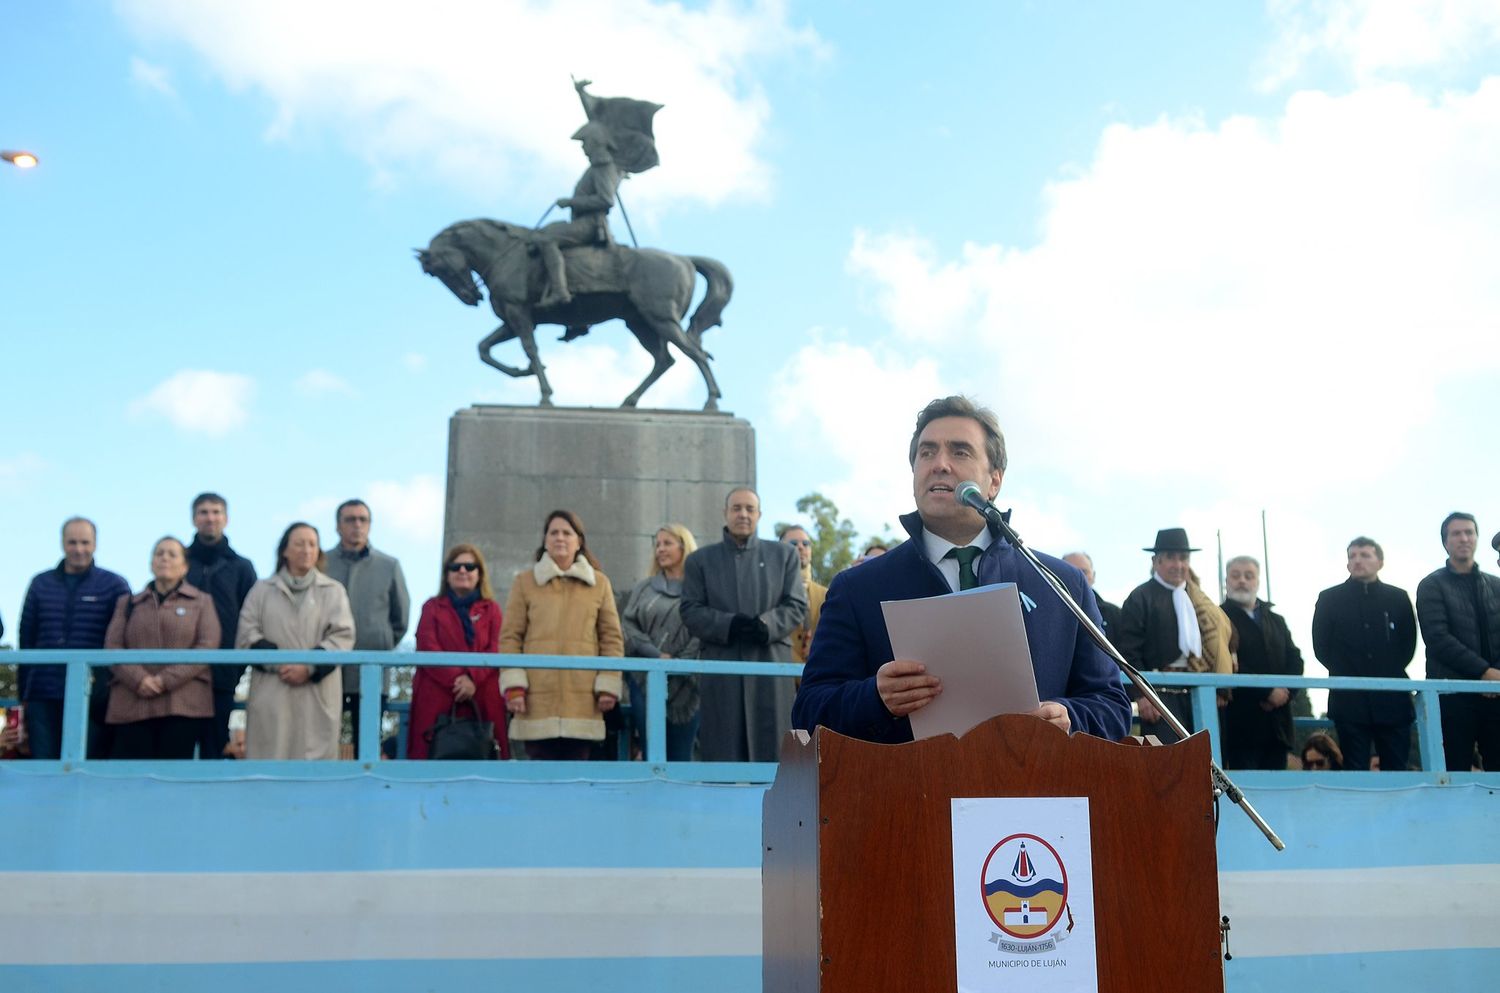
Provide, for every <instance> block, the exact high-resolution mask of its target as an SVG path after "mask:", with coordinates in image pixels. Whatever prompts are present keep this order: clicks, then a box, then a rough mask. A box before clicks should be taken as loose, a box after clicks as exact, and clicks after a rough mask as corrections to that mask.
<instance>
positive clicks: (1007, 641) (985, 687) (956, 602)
mask: <svg viewBox="0 0 1500 993" xmlns="http://www.w3.org/2000/svg"><path fill="white" fill-rule="evenodd" d="M880 609H881V611H882V612H883V613H884V614H885V629H886V632H887V633H888V634H889V635H890V637H891V650H892V651H893V652H894V653H895V657H896V658H898V659H914V660H916V661H918V662H921V663H924V664H925V665H926V666H927V671H928V673H929V674H931V675H934V676H936V677H938V678H939V679H941V680H942V681H943V692H942V693H941V694H940V695H939V696H938V698H937V699H936V700H934V701H932V703H929V704H928V705H927V706H925V707H923V708H922V709H921V710H918V711H914V712H913V713H912V715H911V733H912V735H913V736H914V737H916V738H919V739H920V738H931V737H933V736H934V735H939V734H954V735H960V734H963V733H964V732H965V731H967V730H969V729H970V728H972V727H974V726H975V725H976V724H981V723H983V722H985V721H987V720H989V719H990V718H991V717H994V716H995V715H996V714H1024V713H1028V712H1030V711H1033V710H1035V709H1036V708H1037V707H1039V706H1041V701H1040V700H1039V699H1037V692H1036V674H1035V673H1034V672H1032V669H1031V649H1030V648H1029V647H1028V645H1027V642H1026V625H1025V623H1024V622H1023V621H1022V619H1021V601H1020V597H1019V595H1018V593H1017V590H1016V584H1015V583H999V584H996V585H993V586H980V587H977V588H975V589H972V590H964V591H963V592H962V593H948V594H946V595H944V596H935V597H927V598H926V599H921V600H886V601H883V602H882V603H881V604H880Z"/></svg>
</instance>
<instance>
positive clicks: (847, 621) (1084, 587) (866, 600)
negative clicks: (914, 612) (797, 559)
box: [792, 514, 1130, 743]
mask: <svg viewBox="0 0 1500 993" xmlns="http://www.w3.org/2000/svg"><path fill="white" fill-rule="evenodd" d="M901 523H902V524H903V525H905V527H906V529H907V531H908V532H909V533H910V534H911V535H912V540H910V541H907V542H903V543H902V544H901V545H899V546H897V547H896V548H895V549H893V550H891V551H890V552H887V553H886V554H885V555H881V556H878V557H877V558H874V559H871V560H869V561H868V562H865V563H864V564H862V565H859V566H855V567H854V568H851V569H846V570H844V571H843V572H841V573H839V574H838V575H837V576H835V577H834V579H833V583H832V584H830V585H829V587H828V598H827V599H826V600H825V601H824V602H823V612H822V615H821V616H820V617H819V618H818V629H817V631H816V632H815V633H814V635H813V643H812V648H811V650H810V651H809V652H808V657H807V667H806V669H805V670H804V671H803V675H802V688H801V689H800V690H799V691H798V693H797V701H796V703H795V704H794V705H793V707H792V726H793V727H797V728H805V729H807V730H809V731H810V730H812V729H813V728H815V727H817V726H818V725H822V726H824V727H827V728H831V729H832V730H834V731H837V732H839V733H840V734H845V735H849V736H851V737H855V738H862V739H864V740H866V741H877V742H890V743H894V742H901V741H910V740H911V738H912V735H911V722H910V721H909V720H908V719H907V718H905V717H892V716H891V714H890V711H888V710H886V709H885V704H883V703H882V702H881V701H880V694H879V693H878V692H877V691H876V689H875V671H876V670H877V669H879V668H880V667H881V666H882V665H884V664H885V663H887V662H889V661H891V659H892V657H893V656H892V653H891V640H890V637H889V635H887V633H886V629H885V617H884V615H883V614H882V613H881V610H880V602H881V601H882V600H913V599H917V598H921V597H931V596H941V595H942V594H944V593H949V592H951V590H949V588H948V583H947V581H946V580H945V579H944V578H943V574H942V573H941V572H939V571H938V568H937V566H935V565H933V564H932V563H931V562H929V561H928V560H927V553H926V549H925V548H924V547H923V543H922V522H921V518H920V517H919V516H918V515H916V514H908V515H906V516H905V517H903V518H901ZM1037 557H1038V558H1040V559H1041V560H1042V562H1043V564H1045V565H1046V566H1047V567H1048V568H1050V569H1051V570H1052V571H1053V572H1054V573H1056V574H1057V576H1058V578H1059V579H1061V580H1062V581H1063V583H1064V584H1065V585H1066V586H1067V587H1068V590H1069V592H1071V593H1072V594H1073V597H1074V599H1076V600H1077V601H1078V602H1079V604H1081V605H1082V606H1083V608H1084V609H1085V610H1086V611H1088V613H1089V616H1090V617H1091V618H1092V619H1093V620H1094V622H1095V623H1096V624H1097V623H1099V607H1098V605H1097V604H1096V603H1095V602H1094V594H1093V591H1092V590H1090V589H1089V585H1088V583H1087V582H1086V581H1085V580H1084V578H1083V573H1081V572H1079V571H1078V570H1077V569H1075V568H1074V567H1073V566H1071V565H1068V564H1067V563H1066V562H1063V561H1062V560H1061V559H1055V558H1053V557H1052V556H1050V555H1040V554H1039V555H1038V556H1037ZM976 574H977V575H978V578H979V581H980V583H981V584H985V585H988V584H990V583H1015V584H1016V586H1017V588H1018V590H1019V592H1020V593H1021V605H1022V612H1023V615H1024V620H1025V624H1026V638H1027V640H1028V642H1029V643H1030V647H1031V663H1032V669H1033V670H1034V671H1035V673H1036V688H1037V695H1038V696H1039V697H1040V698H1041V699H1042V700H1044V701H1047V700H1051V701H1055V702H1057V703H1060V704H1062V705H1063V706H1064V707H1066V708H1067V709H1068V717H1069V719H1070V720H1071V721H1072V725H1073V730H1074V731H1083V732H1086V733H1088V734H1092V735H1096V736H1098V737H1100V738H1106V739H1108V740H1110V741H1115V740H1118V739H1119V738H1122V737H1124V736H1125V734H1126V733H1127V732H1128V731H1129V728H1130V699H1129V697H1127V696H1126V695H1125V689H1124V687H1123V686H1121V685H1120V671H1119V669H1118V668H1117V667H1116V666H1115V664H1114V662H1113V661H1112V660H1111V659H1110V658H1109V656H1107V655H1105V654H1104V651H1103V650H1102V649H1100V648H1099V646H1097V645H1095V644H1094V641H1093V639H1092V638H1090V637H1089V635H1088V633H1087V632H1086V631H1084V629H1083V626H1082V625H1081V624H1079V623H1078V620H1077V618H1075V617H1074V616H1073V614H1072V613H1071V612H1070V611H1069V610H1068V608H1067V607H1065V606H1063V604H1062V603H1061V602H1060V601H1059V600H1058V599H1057V594H1056V593H1054V592H1053V591H1052V588H1051V587H1050V586H1048V585H1047V583H1046V581H1045V580H1044V579H1042V577H1041V576H1039V575H1037V573H1036V570H1034V569H1033V568H1032V567H1031V564H1030V563H1028V562H1027V561H1026V560H1025V559H1024V558H1022V557H1021V554H1020V553H1019V552H1017V551H1016V550H1015V548H1014V547H1013V546H1011V545H1010V544H1009V543H1008V542H1006V541H1004V540H1002V539H1001V538H1000V537H999V536H998V535H996V536H995V538H994V541H993V542H992V543H991V544H990V546H989V547H988V548H986V549H985V551H984V554H983V555H981V556H980V558H979V560H978V562H977V569H976ZM1028 601H1030V604H1031V606H1028Z"/></svg>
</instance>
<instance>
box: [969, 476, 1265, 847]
mask: <svg viewBox="0 0 1500 993" xmlns="http://www.w3.org/2000/svg"><path fill="white" fill-rule="evenodd" d="M975 496H976V497H977V499H978V501H979V502H980V503H981V504H982V506H976V505H975V504H973V503H969V506H971V507H974V509H975V510H978V511H979V512H980V513H981V514H982V515H984V519H985V520H986V521H988V522H989V523H990V524H993V525H994V526H995V527H996V528H998V529H999V530H1000V533H1001V534H1002V535H1003V536H1004V537H1005V540H1006V541H1008V542H1010V543H1011V545H1012V546H1013V547H1014V548H1015V550H1016V551H1018V552H1020V553H1021V556H1022V558H1024V559H1025V560H1026V561H1027V562H1029V563H1031V567H1032V568H1033V569H1035V570H1036V572H1037V575H1039V576H1041V577H1042V579H1043V580H1045V581H1046V583H1047V585H1048V586H1050V587H1052V592H1053V593H1056V594H1057V598H1058V599H1059V600H1061V601H1062V602H1063V606H1065V607H1067V608H1068V609H1069V610H1070V611H1072V612H1073V616H1074V617H1076V618H1078V623H1079V624H1082V625H1083V629H1084V630H1085V631H1087V632H1088V633H1089V637H1091V638H1093V639H1094V643H1095V644H1097V645H1098V646H1099V647H1100V648H1102V649H1103V650H1104V654H1105V655H1108V656H1109V657H1110V658H1111V659H1112V660H1113V661H1114V663H1115V665H1117V666H1119V667H1120V671H1121V672H1123V673H1125V675H1126V676H1127V677H1128V678H1129V679H1130V681H1131V682H1132V683H1133V684H1135V688H1136V689H1138V690H1140V691H1141V695H1142V696H1144V697H1145V698H1146V699H1147V700H1150V701H1151V703H1152V705H1153V706H1154V707H1156V709H1157V711H1158V712H1160V714H1161V715H1162V719H1163V720H1164V721H1166V723H1167V725H1168V726H1169V727H1171V729H1172V730H1173V731H1175V732H1176V733H1177V736H1178V737H1179V738H1186V737H1187V736H1188V730H1187V728H1185V727H1183V725H1182V722H1181V721H1179V720H1178V719H1177V715H1176V714H1174V713H1172V711H1170V710H1169V709H1167V705H1166V704H1165V703H1163V702H1162V699H1161V697H1160V696H1158V695H1157V693H1156V689H1155V687H1153V686H1152V685H1151V684H1150V683H1149V682H1147V681H1146V677H1145V676H1142V675H1141V673H1140V670H1139V669H1137V668H1136V667H1135V666H1133V665H1131V664H1130V663H1129V662H1127V661H1125V656H1123V655H1121V654H1120V650H1119V649H1118V648H1116V647H1115V646H1114V645H1112V644H1110V641H1109V638H1107V637H1105V635H1104V632H1103V631H1101V630H1099V625H1097V624H1095V623H1094V621H1093V618H1091V617H1089V615H1088V611H1086V610H1084V609H1083V608H1082V607H1080V606H1079V605H1078V601H1077V600H1075V599H1073V595H1072V594H1071V593H1069V592H1068V588H1067V586H1065V585H1064V584H1063V581H1062V580H1060V579H1058V578H1057V576H1056V575H1054V574H1053V572H1052V570H1051V569H1049V568H1047V567H1046V566H1045V565H1043V564H1042V560H1041V559H1039V558H1037V557H1036V553H1034V552H1033V551H1032V550H1031V549H1029V548H1027V547H1026V546H1025V545H1024V544H1023V543H1022V542H1021V536H1020V535H1018V534H1016V532H1015V530H1014V529H1013V528H1012V527H1011V526H1010V522H1009V521H1007V520H1006V519H1005V515H1004V514H1002V513H1000V511H998V510H996V509H995V506H994V504H992V503H990V502H989V501H988V500H985V499H984V498H983V497H982V496H979V494H977V493H976V494H975ZM964 502H966V503H967V502H968V501H964ZM1208 765H1209V770H1210V772H1211V777H1212V779H1213V789H1214V797H1215V798H1217V797H1220V796H1227V797H1228V798H1229V799H1230V801H1231V802H1233V803H1234V804H1235V805H1236V806H1238V807H1239V808H1240V809H1241V810H1243V811H1244V812H1245V816H1246V817H1249V818H1250V822H1251V823H1252V824H1254V825H1255V826H1256V827H1257V828H1259V829H1260V833H1261V834H1263V835H1265V836H1266V840H1267V841H1269V842H1270V843H1271V845H1272V846H1273V847H1275V849H1276V850H1277V851H1278V852H1279V851H1282V850H1284V849H1285V848H1286V843H1285V842H1283V841H1282V840H1281V838H1280V836H1278V835H1277V834H1276V832H1275V831H1274V830H1273V829H1272V828H1271V825H1269V824H1267V823H1266V821H1265V819H1264V818H1263V817H1261V816H1260V812H1259V811H1257V810H1256V809H1255V807H1253V806H1252V805H1251V803H1250V801H1249V799H1247V798H1246V796H1245V794H1244V793H1243V792H1242V791H1241V790H1240V788H1239V787H1238V786H1236V785H1234V782H1233V781H1232V780H1230V778H1229V777H1228V776H1227V775H1225V773H1224V770H1223V769H1220V768H1219V767H1218V765H1217V764H1215V763H1214V762H1209V764H1208Z"/></svg>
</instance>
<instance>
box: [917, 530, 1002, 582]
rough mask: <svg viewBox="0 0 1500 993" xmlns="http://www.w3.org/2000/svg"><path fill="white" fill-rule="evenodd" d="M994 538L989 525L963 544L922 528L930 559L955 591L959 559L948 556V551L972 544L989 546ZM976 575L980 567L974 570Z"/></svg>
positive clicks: (923, 544) (976, 575)
mask: <svg viewBox="0 0 1500 993" xmlns="http://www.w3.org/2000/svg"><path fill="white" fill-rule="evenodd" d="M993 540H994V539H993V537H992V536H991V535H990V529H989V528H987V527H982V528H980V529H979V533H978V534H977V535H975V536H974V537H973V538H972V539H970V540H969V541H966V542H964V543H963V544H962V545H955V544H954V543H953V542H951V541H949V540H948V539H947V538H939V537H938V536H937V535H935V534H933V533H932V532H931V531H929V530H927V529H926V528H923V529H922V547H923V548H924V549H925V550H926V551H927V559H928V561H930V562H931V563H932V564H933V565H935V566H937V567H938V572H941V573H942V574H943V579H945V580H947V582H948V589H950V590H952V591H953V592H955V593H957V592H958V559H957V558H951V559H950V558H947V557H946V556H947V554H948V552H949V551H951V550H952V549H955V548H967V547H968V546H970V545H973V546H974V547H975V548H979V549H985V548H989V547H990V543H991V541H993ZM976 561H977V560H976ZM974 576H975V578H976V579H977V578H978V576H979V570H978V568H976V569H975V570H974Z"/></svg>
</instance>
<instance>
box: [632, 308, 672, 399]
mask: <svg viewBox="0 0 1500 993" xmlns="http://www.w3.org/2000/svg"><path fill="white" fill-rule="evenodd" d="M625 326H626V327H628V328H629V329H630V333H631V334H633V335H635V338H636V340H637V341H639V342H640V343H641V347H642V348H644V349H645V350H646V351H647V352H649V353H651V359H652V361H653V362H654V363H655V364H654V365H653V366H652V367H651V372H650V373H649V374H648V375H647V376H646V378H645V379H643V380H641V385H639V386H637V387H636V388H635V390H634V391H633V392H632V393H631V394H630V396H628V397H626V398H625V402H624V403H622V404H620V406H622V407H634V406H635V405H636V404H637V403H639V402H640V400H641V396H642V395H643V394H644V393H645V392H646V391H647V390H649V389H650V388H651V386H652V384H653V383H655V382H656V381H657V380H658V379H660V378H661V377H662V374H663V373H665V372H666V371H667V370H668V369H670V368H672V366H673V365H675V364H676V363H677V360H676V359H674V358H673V357H672V353H671V352H669V351H668V350H667V343H666V342H665V341H664V340H663V339H662V336H661V335H659V334H657V333H656V328H655V327H654V326H653V325H652V324H651V323H650V322H649V321H647V320H645V319H644V318H642V317H641V316H640V315H638V314H637V315H633V316H631V317H629V318H627V319H626V321H625Z"/></svg>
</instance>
